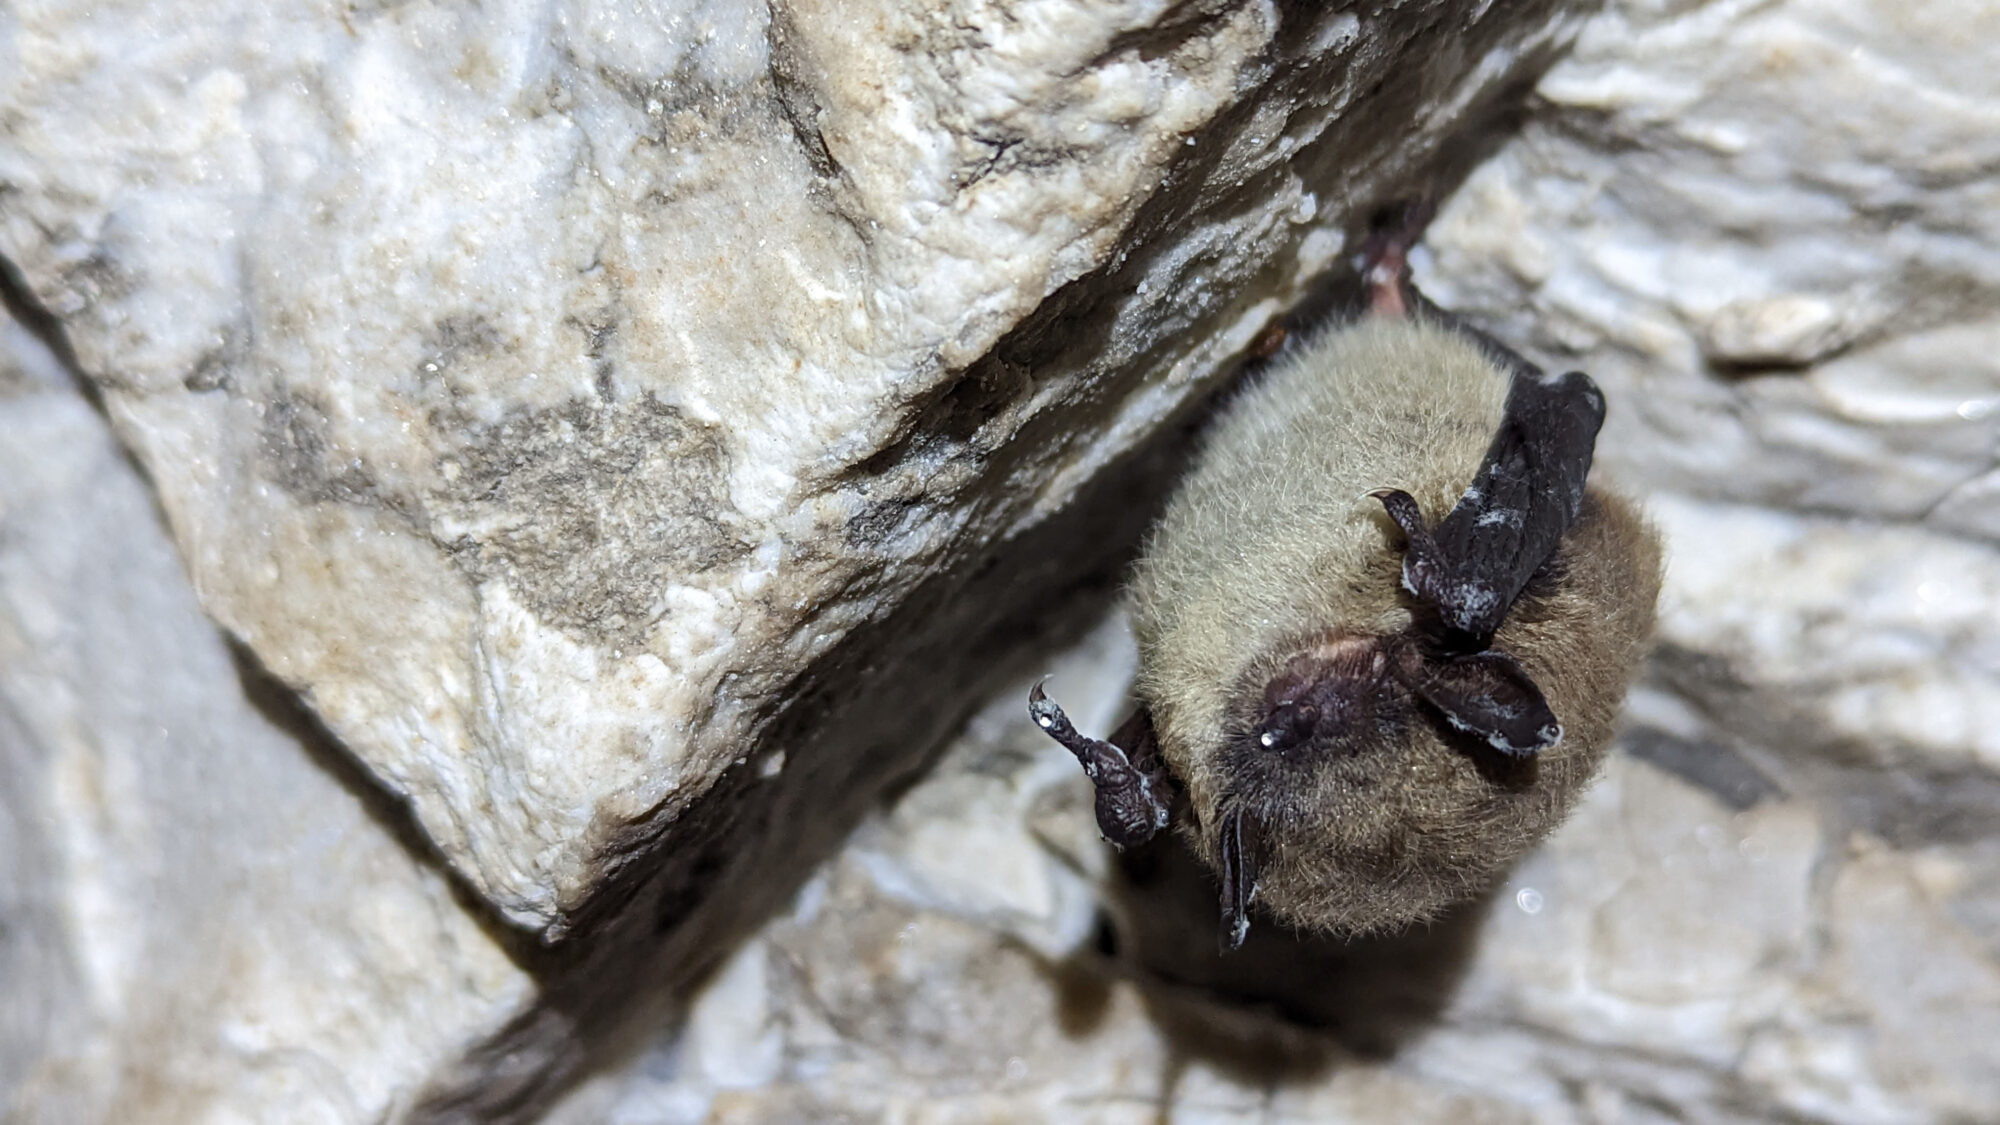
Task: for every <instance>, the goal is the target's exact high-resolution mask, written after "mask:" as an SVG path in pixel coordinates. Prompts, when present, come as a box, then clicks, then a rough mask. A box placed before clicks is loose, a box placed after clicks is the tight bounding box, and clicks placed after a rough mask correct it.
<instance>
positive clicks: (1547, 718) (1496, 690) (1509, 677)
mask: <svg viewBox="0 0 2000 1125" xmlns="http://www.w3.org/2000/svg"><path fill="white" fill-rule="evenodd" d="M1399 678H1401V679H1403V680H1404V684H1405V686H1406V687H1408V688H1409V689H1410V690H1411V691H1413V692H1415V693H1416V695H1417V697H1418V698H1419V699H1422V700H1423V701H1424V702H1425V703H1428V704H1430V705H1431V706H1432V707H1434V708H1436V709H1437V711H1438V713H1439V714H1441V715H1443V716H1444V717H1445V721H1446V722H1449V723H1450V724H1451V725H1452V726H1454V727H1457V728H1458V729H1459V730H1462V731H1465V732H1466V733H1468V734H1471V735H1474V736H1476V737H1478V738H1479V739H1481V740H1482V741H1484V742H1485V743H1486V744H1487V745H1489V746H1491V747H1493V748H1494V749H1495V750H1498V751H1500V752H1501V753H1503V754H1508V755H1512V756H1514V757H1526V756H1528V755H1530V754H1535V753H1538V752H1540V751H1543V750H1547V749H1548V748H1550V747H1552V746H1554V745H1555V744H1556V743H1558V742H1560V741H1562V724H1561V723H1560V722H1557V721H1556V716H1555V712H1553V711H1551V710H1549V703H1548V700H1546V699H1544V698H1542V689H1540V688H1538V687H1536V686H1535V681H1533V680H1531V679H1529V678H1528V673H1527V672H1526V671H1525V670H1523V669H1522V667H1521V666H1520V665H1519V664H1516V663H1515V662H1514V659H1513V658H1512V657H1510V656H1508V655H1507V654H1506V653H1503V652H1499V651H1496V650H1493V649H1488V650H1486V651H1485V652H1476V653H1472V654H1470V655H1467V656H1459V657H1454V658H1452V659H1449V660H1425V661H1422V662H1421V663H1418V664H1417V665H1416V666H1415V667H1413V668H1410V669H1408V670H1407V671H1406V672H1405V673H1404V675H1403V676H1401V677H1399Z"/></svg>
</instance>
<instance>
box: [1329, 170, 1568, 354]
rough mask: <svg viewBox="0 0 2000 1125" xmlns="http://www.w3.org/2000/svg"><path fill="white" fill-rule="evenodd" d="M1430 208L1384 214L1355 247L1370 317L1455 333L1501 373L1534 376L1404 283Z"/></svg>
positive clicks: (1412, 206)
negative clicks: (1419, 323) (1411, 321)
mask: <svg viewBox="0 0 2000 1125" xmlns="http://www.w3.org/2000/svg"><path fill="white" fill-rule="evenodd" d="M1435 214H1436V209H1435V208H1434V207H1432V206H1431V204H1430V202H1429V201H1428V200H1417V201H1415V202H1412V203H1405V204H1403V205H1402V206H1400V207H1394V208H1391V209H1389V210H1387V211H1384V212H1383V213H1382V214H1381V215H1380V216H1379V217H1378V218H1377V219H1376V221H1375V225H1374V227H1373V228H1372V229H1371V230H1370V231H1369V232H1368V240H1367V241H1366V242H1364V243H1363V244H1362V246H1361V260H1360V266H1361V279H1362V281H1363V282H1364V283H1365V284H1366V285H1367V287H1368V314H1369V315H1370V316H1395V317H1402V316H1414V317H1416V318H1417V319H1419V320H1425V321H1429V322H1430V323H1432V324H1436V325H1441V326H1443V327H1445V328H1449V329H1451V330H1452V331H1454V332H1457V333H1459V334H1460V335H1462V336H1464V337H1465V338H1467V339H1469V340H1471V341H1472V342H1473V343H1474V344H1476V345H1478V347H1479V350H1480V351H1482V352H1485V353H1486V356H1487V358H1488V359H1491V360H1492V361H1493V362H1494V363H1495V364H1497V365H1498V366H1499V367H1500V369H1501V370H1503V371H1507V372H1510V373H1513V374H1517V375H1528V376H1534V377H1540V376H1541V374H1542V369H1541V368H1539V367H1536V366H1535V365H1534V364H1532V363H1529V362H1528V361H1527V360H1526V359H1525V358H1523V357H1522V356H1521V354H1520V353H1518V352H1516V351H1515V350H1514V349H1512V348H1510V347H1508V346H1507V345H1505V344H1503V343H1501V342H1500V341H1498V340H1496V339H1494V338H1493V337H1491V336H1488V335H1487V334H1486V333H1484V332H1481V331H1480V330H1479V329H1477V328H1474V327H1473V326H1472V325H1470V324H1467V323H1466V322H1465V321H1463V320H1460V319H1459V318H1458V317H1457V316H1455V315H1454V314H1452V313H1449V312H1446V311H1445V310H1443V309H1441V308H1439V307H1437V306H1436V305H1434V304H1432V303H1431V299H1430V298H1429V297H1426V296H1424V295H1423V294H1422V293H1420V292H1418V290H1417V286H1416V283H1415V282H1413V281H1411V280H1410V248H1411V247H1413V246H1415V245H1416V244H1417V240H1418V239H1421V238H1422V237H1423V236H1424V229H1425V228H1426V227H1428V226H1430V222H1431V218H1432V216H1433V215H1435Z"/></svg>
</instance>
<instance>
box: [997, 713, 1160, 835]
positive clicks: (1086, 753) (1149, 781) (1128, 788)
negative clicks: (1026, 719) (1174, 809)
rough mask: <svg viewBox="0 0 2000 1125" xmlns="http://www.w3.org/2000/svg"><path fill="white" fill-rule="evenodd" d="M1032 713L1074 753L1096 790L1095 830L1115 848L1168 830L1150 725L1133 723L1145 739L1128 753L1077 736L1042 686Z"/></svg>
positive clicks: (1147, 723)
mask: <svg viewBox="0 0 2000 1125" xmlns="http://www.w3.org/2000/svg"><path fill="white" fill-rule="evenodd" d="M1028 714H1029V716H1030V717H1032V718H1033V719H1034V720H1035V725H1036V726H1038V727H1041V728H1042V732H1043V733H1045V734H1047V735H1048V736H1049V737H1050V738H1053V739H1055V740H1056V741H1057V742H1059V743H1061V744H1062V746H1063V748H1064V749H1066V750H1068V751H1069V752H1070V753H1072V754H1074V755H1076V760H1077V762H1078V763H1080V764H1081V765H1082V766H1083V775H1084V776H1085V777H1087V778H1089V779H1090V783H1091V784H1092V785H1093V786H1095V787H1096V789H1097V803H1096V804H1097V808H1096V811H1097V830H1098V831H1099V832H1100V833H1102V834H1103V836H1104V838H1105V839H1106V840H1107V841H1109V842H1110V843H1111V845H1112V846H1113V847H1116V848H1119V849H1121V850H1122V849H1125V848H1131V847H1137V846H1138V845H1140V844H1143V843H1145V842H1146V841H1148V840H1150V839H1152V838H1153V836H1154V835H1155V834H1157V833H1158V832H1159V831H1160V830H1161V829H1162V828H1165V827H1166V826H1167V822H1168V820H1169V819H1170V810H1169V806H1168V803H1167V802H1168V796H1167V783H1166V781H1165V778H1164V777H1163V776H1161V775H1160V771H1159V769H1158V767H1157V764H1156V763H1155V761H1154V758H1155V756H1156V755H1155V754H1154V753H1153V750H1154V748H1153V746H1152V741H1151V733H1152V724H1151V723H1150V722H1145V723H1140V724H1134V725H1136V727H1137V729H1138V730H1139V732H1140V734H1139V736H1138V737H1139V738H1140V739H1141V741H1140V743H1139V744H1138V745H1135V746H1133V748H1132V750H1131V752H1130V753H1128V752H1127V751H1126V750H1125V749H1124V748H1123V747H1120V746H1119V745H1118V744H1116V743H1113V742H1106V741H1104V740H1103V739H1097V738H1086V737H1085V736H1084V735H1082V734H1080V733H1078V732H1077V729H1076V727H1075V726H1074V725H1072V724H1071V723H1070V721H1069V716H1068V715H1065V714H1063V709H1062V708H1061V707H1060V706H1057V704H1056V702H1055V700H1053V699H1050V698H1049V697H1048V696H1047V695H1046V694H1044V693H1043V691H1042V685H1040V684H1036V685H1035V686H1034V689H1033V690H1032V691H1030V692H1029V693H1028Z"/></svg>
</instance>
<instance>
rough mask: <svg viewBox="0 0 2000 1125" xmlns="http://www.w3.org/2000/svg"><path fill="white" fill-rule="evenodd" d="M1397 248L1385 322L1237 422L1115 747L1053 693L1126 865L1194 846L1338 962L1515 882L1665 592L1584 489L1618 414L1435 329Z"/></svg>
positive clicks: (1630, 517) (1231, 917) (1585, 393)
mask: <svg viewBox="0 0 2000 1125" xmlns="http://www.w3.org/2000/svg"><path fill="white" fill-rule="evenodd" d="M1405 246H1406V239H1404V238H1403V237H1402V236H1397V237H1389V236H1384V235H1381V234H1378V235H1377V236H1376V238H1375V239H1374V240H1373V241H1372V242H1371V248H1370V250H1369V252H1368V255H1367V259H1366V260H1365V261H1364V262H1363V266H1364V269H1365V271H1366V273H1367V277H1368V282H1369V287H1370V311H1369V313H1368V315H1366V316H1364V317H1362V318H1361V319H1360V320H1358V321H1357V322H1355V323H1354V324H1352V325H1350V326H1348V327H1346V328H1344V329H1341V330H1336V331H1332V332H1329V333H1327V334H1324V335H1322V336H1320V337H1319V338H1317V339H1314V340H1311V341H1309V342H1307V343H1306V344H1304V345H1303V346H1301V347H1298V348H1296V349H1294V351H1293V353H1292V354H1291V355H1290V356H1289V357H1288V358H1281V359H1279V360H1278V361H1276V362H1274V364H1273V365H1272V366H1271V368H1270V369H1268V370H1267V371H1265V372H1264V373H1263V377H1262V378H1261V379H1260V380H1259V381H1257V382H1255V383H1254V384H1253V385H1251V386H1250V387H1248V388H1246V389H1245V390H1244V391H1243V392H1242V393H1241V394H1240V395H1239V396H1238V397H1237V398H1236V399H1235V400H1234V401H1233V402H1232V403H1230V404H1229V405H1228V406H1227V407H1226V408H1225V409H1224V411H1223V412H1222V414H1221V416H1220V417H1219V418H1218V419H1217V420H1216V421H1215V423H1214V425H1213V427H1212V429H1211V430H1210V432H1209V434H1208V435H1207V438H1206V443H1205V445H1204V447H1203V449H1202V450H1201V452H1200V454H1199V455H1198V457H1197V459H1196V462H1195V464H1194V466H1193V468H1192V469H1191V470H1190V471H1189V473H1188V475H1187V477H1186V479H1185V480H1184V481H1183V482H1182V483H1181V484H1180V486H1179V488H1178V490H1177V491H1176V492H1175V494H1174V496H1173V498H1172V499H1171V501H1169V503H1168V506H1167V508H1166V511H1165V512H1164V513H1163V514H1162V515H1161V517H1160V520H1159V522H1158V523H1157V524H1156V525H1155V526H1154V527H1153V529H1152V531H1151V533H1150V534H1149V536H1148V538H1147V541H1146V545H1145V549H1144V551H1143V553H1142V555H1141V557H1140V559H1139V561H1138V563H1137V564H1136V567H1135V569H1134V572H1133V574H1132V578H1131V583H1130V588H1129V591H1128V608H1129V612H1130V615H1131V619H1132V624H1133V628H1134V631H1135V632H1136V633H1137V636H1138V640H1139V676H1138V682H1137V685H1136V688H1135V692H1136V695H1137V697H1138V700H1139V702H1140V704H1141V707H1140V710H1139V711H1138V712H1137V713H1136V714H1135V715H1133V717H1132V719H1131V720H1130V721H1128V722H1127V723H1126V724H1125V725H1124V726H1122V727H1121V728H1120V729H1119V731H1118V732H1116V733H1115V734H1113V736H1112V737H1111V739H1110V740H1108V741H1106V740H1098V739H1093V738H1087V737H1085V736H1083V735H1080V734H1079V733H1077V731H1076V730H1075V729H1074V728H1073V727H1072V726H1071V725H1070V723H1069V720H1068V719H1067V718H1066V717H1065V716H1064V715H1063V713H1062V709H1061V708H1060V707H1058V706H1056V705H1055V703H1054V702H1053V701H1051V700H1049V699H1048V698H1047V697H1046V696H1045V695H1044V694H1043V693H1042V690H1041V687H1040V685H1037V686H1036V688H1035V690H1034V692H1033V693H1032V695H1031V696H1030V702H1029V710H1030V713H1031V714H1032V715H1033V716H1034V718H1035V721H1036V722H1037V723H1038V724H1040V725H1041V727H1042V728H1043V729H1044V730H1045V731H1047V732H1048V733H1049V734H1050V735H1051V736H1053V737H1054V738H1056V739H1057V740H1058V741H1059V742H1061V743H1062V744H1063V745H1064V746H1066V747H1068V748H1069V749H1070V750H1071V751H1072V752H1074V753H1075V754H1076V755H1077V757H1078V759H1079V760H1080V761H1081V762H1082V763H1083V766H1084V771H1085V773H1086V774H1087V775H1088V776H1089V777H1090V779H1091V781H1092V782H1093V784H1094V785H1095V787H1096V793H1097V806H1096V807H1097V819H1098V825H1099V829H1100V831H1102V833H1103V834H1104V836H1105V838H1106V839H1108V840H1109V841H1111V842H1112V843H1113V844H1115V845H1118V846H1120V847H1129V846H1132V845H1135V844H1139V843H1142V842H1144V841H1146V840H1147V839H1149V838H1151V837H1152V836H1153V835H1154V834H1155V833H1157V832H1158V831H1160V830H1161V829H1163V828H1166V827H1167V826H1168V825H1169V823H1170V822H1172V821H1174V820H1176V819H1178V820H1179V821H1180V822H1181V826H1182V828H1183V830H1184V831H1185V833H1186V835H1187V837H1188V839H1189V841H1190V842H1191V843H1192V845H1193V847H1194V849H1195V851H1196V852H1197V853H1198V854H1199V855H1200V856H1201V857H1202V858H1203V859H1204V860H1205V861H1206V862H1207V863H1208V864H1209V866H1210V867H1211V868H1212V869H1213V870H1214V871H1215V872H1216V874H1217V876H1218V878H1219V879H1220V881H1221V884H1222V893H1221V898H1222V923H1223V940H1224V943H1225V945H1226V946H1228V947H1230V948H1234V947H1235V946H1237V945H1240V944H1241V943H1242V940H1243V937H1244V935H1245V934H1246V933H1247V932H1248V929H1249V908H1250V905H1251V902H1252V900H1253V899H1254V900H1255V901H1257V902H1258V903H1260V904H1261V905H1263V906H1264V907H1265V908H1266V909H1268V910H1269V911H1270V913H1272V914H1273V915H1275V916H1277V917H1278V918H1280V919H1282V920H1284V921H1286V922H1288V923H1290V924H1292V925H1294V926H1298V927H1301V928H1305V929H1310V930H1318V931H1326V932H1332V933H1337V934H1359V933H1368V932H1375V931H1382V930H1387V929H1393V928H1397V927H1401V926H1405V925H1408V924H1410V923H1413V922H1418V921H1422V920H1425V919H1428V918H1431V917H1433V916H1435V915H1436V914H1438V913H1439V912H1440V911H1442V910H1443V909H1444V908H1446V907H1448V906H1450V905H1452V904H1454V903H1457V902H1461V901H1463V900H1466V899H1469V898H1471V897H1473V896H1475V895H1477V894H1479V893H1480V892H1481V891H1483V890H1484V889H1485V888H1487V887H1488V886H1490V885H1491V884H1492V883H1493V882H1495V881H1496V880H1497V879H1499V878H1500V877H1501V876H1502V875H1503V874H1504V873H1505V872H1506V870H1507V869H1508V868H1509V867H1510V866H1511V865H1512V864H1513V863H1514V861H1515V860H1516V859H1518V858H1519V857H1520V856H1521V854H1522V853H1523V852H1525V851H1526V850H1527V849H1528V848H1530V847H1531V846H1533V845H1534V844H1535V843H1536V842H1538V841H1539V840H1541V838H1542V837H1544V836H1545V835H1547V834H1548V832H1549V831H1550V830H1551V829H1553V828H1554V827H1555V826H1556V825H1557V824H1559V823H1561V821H1562V820H1563V818H1564V817H1565V816H1566V815H1568V812H1569V810H1570V808H1571V806H1572V805H1574V804H1575V803H1576V800H1577V798H1578V797H1579V796H1580V795H1581V793H1582V792H1583V790H1584V788H1585V787H1586V786H1587V785H1588V783H1589V782H1590V780H1591V778H1592V777H1593V776H1594V775H1595V773H1596V771H1597V768H1598V766H1599V764H1600V762H1601V761H1602V759H1603V756H1604V752H1605V749H1606V745H1607V743H1608V742H1609V740H1610V737H1611V733H1612V726H1613V722H1614V720H1615V718H1616V716H1617V713H1618V709H1619V706H1620V704H1621V702H1622V700H1623V698H1624V694H1625V689H1626V686H1627V684H1628V682H1629V681H1630V679H1631V677H1632V674H1633V671H1634V670H1635V668H1636V667H1637V665H1638V663H1639V660H1640V659H1641V657H1642V656H1643V655H1644V652H1645V649H1646V644H1647V639H1648V637H1649V635H1650V634H1651V631H1652V627H1653V603H1654V600H1655V598H1656V597H1657V595H1658V592H1659V582H1660V548H1659V543H1658V540H1657V538H1656V536H1655V535H1654V534H1653V532H1652V531H1651V529H1650V528H1648V527H1647V525H1646V524H1645V523H1644V522H1643V521H1642V520H1641V518H1640V517H1639V515H1638V514H1637V513H1636V512H1635V510H1634V509H1633V506H1632V505H1631V504H1630V503H1629V502H1627V501H1626V500H1624V499H1623V498H1621V497H1619V496H1618V495H1617V494H1615V493H1613V492H1611V491H1608V490H1606V489H1605V488H1604V487H1602V486H1601V485H1599V484H1594V483H1593V484H1586V477H1587V475H1588V473H1589V471H1590V463H1591V456H1592V452H1593V449H1594V447H1595V444H1596V439H1597V432H1598V428H1599V426H1600V425H1601V424H1602V423H1603V420H1604V398H1603V395H1602V394H1601V393H1600V392H1599V390H1598V389H1597V386H1596V385H1595V384H1594V383H1593V382H1591V380H1590V379H1589V377H1587V376H1585V375H1584V374H1583V373H1581V372H1571V373H1569V374H1566V375H1559V376H1549V375H1546V374H1544V373H1543V372H1542V371H1541V369H1539V368H1537V367H1535V366H1534V365H1533V364H1531V363H1529V362H1528V361H1526V360H1524V359H1522V358H1521V357H1520V356H1518V355H1515V354H1514V353H1513V352H1511V351H1509V350H1507V349H1506V348H1505V347H1503V346H1501V345H1500V344H1498V343H1497V342H1495V341H1493V340H1492V339H1490V338H1488V337H1486V336H1485V335H1483V334H1481V333H1479V332H1477V331H1475V330H1473V329H1471V328H1469V327H1467V326H1465V325H1463V324H1462V323H1460V322H1459V321H1457V320H1456V319H1455V318H1453V317H1451V316H1450V315H1449V314H1446V313H1444V312H1442V311H1440V310H1438V309H1437V308H1436V307H1435V306H1433V305H1431V304H1430V303H1429V302H1428V301H1426V300H1424V299H1423V297H1422V296H1421V295H1419V294H1418V293H1417V292H1416V290H1415V289H1414V288H1413V287H1412V286H1411V285H1410V283H1409V279H1408V274H1407V268H1406V266H1405V263H1404V249H1405Z"/></svg>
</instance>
